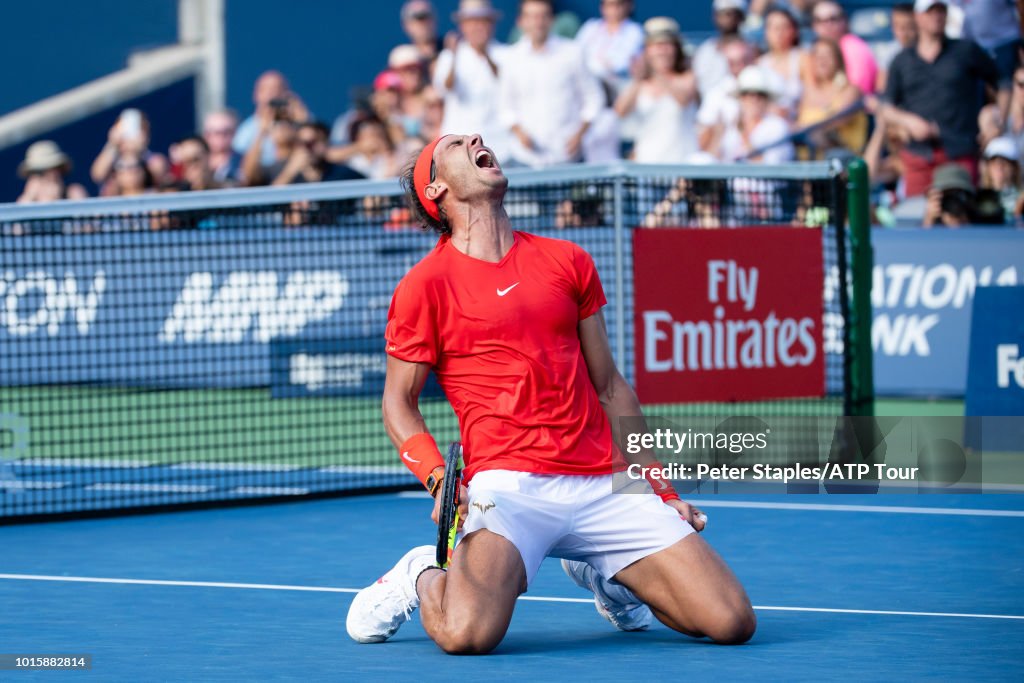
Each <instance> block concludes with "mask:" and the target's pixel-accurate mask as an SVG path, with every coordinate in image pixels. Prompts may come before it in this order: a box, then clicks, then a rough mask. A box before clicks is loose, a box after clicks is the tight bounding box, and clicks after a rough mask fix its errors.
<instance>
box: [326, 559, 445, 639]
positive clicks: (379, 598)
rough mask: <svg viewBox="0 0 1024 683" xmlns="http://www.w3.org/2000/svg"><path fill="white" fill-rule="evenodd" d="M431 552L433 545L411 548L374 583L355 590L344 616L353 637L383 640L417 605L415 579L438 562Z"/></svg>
mask: <svg viewBox="0 0 1024 683" xmlns="http://www.w3.org/2000/svg"><path fill="white" fill-rule="evenodd" d="M434 554H435V553H434V546H430V545H421V546H419V547H418V548H413V549H412V550H410V551H409V552H407V553H406V554H405V555H403V556H402V559H400V560H399V561H398V564H396V565H395V566H394V567H392V568H391V570H390V571H388V572H387V573H386V574H385V575H384V576H382V577H380V578H379V579H377V582H376V583H373V584H371V585H369V586H367V587H366V588H364V589H363V590H361V591H359V592H358V593H356V597H355V599H353V600H352V605H351V606H350V607H349V608H348V617H347V618H346V619H345V628H346V629H347V630H348V634H349V636H351V637H352V640H355V641H357V642H360V643H383V642H384V641H385V640H387V639H388V638H390V637H391V636H393V635H395V632H396V631H397V630H398V627H399V626H401V625H402V624H404V623H405V622H406V621H408V620H409V617H411V616H412V613H413V612H415V611H416V608H417V607H419V606H420V597H419V596H418V595H417V594H416V579H417V578H419V575H420V574H421V573H422V572H423V570H424V569H428V568H430V567H434V566H437V565H436V564H435V562H434Z"/></svg>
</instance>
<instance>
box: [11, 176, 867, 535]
mask: <svg viewBox="0 0 1024 683" xmlns="http://www.w3.org/2000/svg"><path fill="white" fill-rule="evenodd" d="M510 177H511V187H510V190H509V193H508V196H507V199H506V208H507V210H508V212H509V214H510V216H511V217H512V220H513V223H514V225H515V227H516V228H517V229H521V230H526V231H529V232H533V233H536V234H540V235H547V236H553V237H559V238H562V239H568V240H572V241H575V242H577V243H579V244H581V245H582V246H583V247H584V248H585V249H586V250H587V251H589V252H590V253H591V255H592V256H593V257H594V260H595V263H596V265H597V269H598V271H599V273H600V275H601V277H602V281H603V284H604V287H605V291H606V294H607V298H608V306H607V307H606V318H607V321H608V328H609V338H610V340H611V342H612V347H613V352H614V354H615V356H616V360H617V363H618V364H619V367H620V368H622V369H623V370H624V372H625V374H626V376H627V378H628V379H630V380H631V381H632V380H634V379H636V377H637V369H636V359H635V351H636V343H635V339H634V333H635V329H634V324H633V323H634V312H635V311H634V307H635V304H636V301H635V293H634V284H635V279H634V237H635V234H634V233H636V232H644V231H643V230H639V228H641V227H659V228H661V227H669V226H673V227H678V228H681V229H683V230H691V231H694V232H696V231H697V230H698V229H701V228H712V227H716V228H717V227H721V228H725V227H735V228H748V227H755V226H765V225H771V226H786V227H787V228H792V229H793V230H794V231H796V230H803V231H809V233H810V234H813V235H815V236H816V237H815V239H816V240H817V244H819V245H820V254H821V259H822V261H823V270H822V273H823V274H822V275H819V277H821V278H822V281H821V282H820V283H819V287H820V289H821V308H820V316H821V319H820V322H821V323H822V328H823V329H824V330H825V336H824V338H823V339H822V340H821V341H820V343H819V344H818V346H819V347H820V348H819V350H820V352H821V357H822V358H823V369H822V373H823V375H824V382H823V384H822V386H821V389H820V391H816V392H815V395H813V396H807V397H803V398H785V399H772V400H757V401H744V400H740V401H739V402H736V401H726V402H718V401H707V400H699V401H692V400H691V401H686V402H676V401H672V402H667V403H666V402H655V403H656V405H653V406H652V408H653V409H654V410H656V411H657V412H658V414H659V415H666V416H677V415H725V414H729V415H733V414H748V413H757V414H766V415H843V414H850V413H851V412H857V411H858V407H857V405H856V404H857V402H858V401H860V402H863V401H865V400H866V399H870V388H869V387H868V388H865V387H863V386H861V387H859V388H858V387H856V386H854V385H855V382H854V381H853V375H852V374H851V364H852V363H853V362H854V360H855V358H856V356H855V350H856V348H857V347H856V345H855V344H851V343H850V337H851V330H852V329H854V328H855V326H853V325H851V324H850V320H851V316H850V311H851V305H850V300H849V298H850V297H849V293H850V291H851V287H852V285H853V282H854V277H853V270H852V269H851V267H850V266H851V263H850V249H849V242H850V237H849V234H848V232H847V229H846V221H845V217H846V195H847V192H846V173H845V171H844V170H843V169H842V168H841V167H839V166H837V165H831V164H824V163H814V164H803V165H792V166H783V167H775V168H770V169H767V168H759V167H734V166H730V167H716V166H706V167H642V166H634V165H631V164H616V165H612V166H577V167H572V168H564V169H557V170H549V171H537V172H532V171H529V172H528V171H524V172H513V173H510ZM409 223H410V217H409V213H408V211H407V210H406V209H405V208H404V204H403V199H402V197H401V196H400V191H399V188H398V186H397V183H393V182H371V181H358V182H350V183H334V184H320V185H307V186H295V187H288V188H263V189H247V190H225V191H217V192H207V193H194V194H183V195H162V196H149V197H142V198H131V199H116V200H115V199H110V200H89V201H85V202H64V203H58V204H52V205H44V206H5V207H0V253H2V254H3V255H4V257H3V264H2V265H3V267H2V268H0V519H3V520H4V521H17V520H27V519H35V518H40V517H43V518H46V517H55V516H62V517H67V516H81V515H89V514H106V513H111V512H128V511H139V510H146V509H158V508H165V507H177V506H186V505H191V506H195V505H210V504H222V503H224V504H227V503H231V502H239V501H262V500H269V499H296V498H302V497H314V496H323V495H335V494H343V493H352V492H364V491H379V490H388V489H399V488H406V487H410V486H415V482H414V481H413V479H412V477H411V475H409V474H408V473H407V471H406V470H405V469H404V468H403V467H402V466H401V465H400V464H399V463H398V462H397V459H396V458H395V457H394V452H393V448H392V446H391V444H390V442H389V441H388V439H387V437H386V435H385V433H384V430H383V427H382V424H381V418H380V398H381V392H382V388H383V380H384V363H385V356H384V353H383V343H382V336H383V330H384V325H385V321H386V316H387V310H388V305H389V303H390V297H391V293H392V291H393V289H394V286H395V284H396V283H397V282H398V280H399V279H400V278H401V277H402V275H403V274H404V273H405V271H406V270H407V269H408V268H409V267H410V266H412V265H413V264H414V263H416V261H418V260H419V259H420V258H421V257H422V256H423V255H424V254H425V253H426V252H427V251H428V250H429V249H430V248H431V247H432V246H433V244H434V242H435V238H434V237H432V236H431V235H428V234H424V233H423V232H421V231H419V230H417V229H416V228H415V227H414V226H411V225H410V224H409ZM650 232H656V231H650ZM702 232H707V231H702ZM710 232H719V231H710ZM735 232H736V233H737V234H740V233H742V230H737V231H735ZM800 267H801V266H800V265H799V264H794V268H800ZM868 324H869V323H868ZM421 409H422V411H423V413H424V415H425V418H426V420H427V423H428V425H430V427H431V430H432V431H433V432H434V434H435V435H436V437H437V440H438V442H439V443H441V442H445V441H448V440H456V439H458V425H457V423H456V420H455V418H454V416H453V414H452V412H451V410H450V408H449V406H448V404H447V402H446V401H445V400H444V398H443V394H442V393H441V391H440V390H439V388H437V387H436V386H435V385H428V387H427V388H426V389H425V392H424V399H423V400H422V401H421Z"/></svg>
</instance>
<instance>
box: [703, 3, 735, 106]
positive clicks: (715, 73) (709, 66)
mask: <svg viewBox="0 0 1024 683" xmlns="http://www.w3.org/2000/svg"><path fill="white" fill-rule="evenodd" d="M711 8H712V9H713V10H714V21H715V28H717V29H718V37H716V38H708V39H707V40H705V41H704V42H703V43H701V45H700V47H698V48H697V51H696V52H695V53H694V54H693V72H694V73H695V74H697V87H698V88H699V89H700V95H701V97H705V96H706V95H707V94H708V93H709V92H710V91H711V89H712V88H714V87H716V86H717V85H718V83H719V82H721V80H722V79H723V78H727V77H728V76H729V64H728V63H727V61H726V58H725V52H724V50H725V46H726V45H727V44H728V42H730V41H731V39H734V38H737V37H739V34H740V26H741V25H742V24H743V20H744V18H746V14H747V0H714V3H713V4H712V5H711Z"/></svg>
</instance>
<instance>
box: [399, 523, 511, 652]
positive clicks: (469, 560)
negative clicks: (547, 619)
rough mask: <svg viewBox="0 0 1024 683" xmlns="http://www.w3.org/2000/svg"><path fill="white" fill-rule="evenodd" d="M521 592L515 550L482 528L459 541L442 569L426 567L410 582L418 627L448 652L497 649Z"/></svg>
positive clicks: (505, 540)
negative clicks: (416, 600)
mask: <svg viewBox="0 0 1024 683" xmlns="http://www.w3.org/2000/svg"><path fill="white" fill-rule="evenodd" d="M525 591H526V569H525V567H524V565H523V559H522V556H520V554H519V551H518V550H517V549H516V547H515V546H514V545H512V543H511V542H510V541H508V540H507V539H505V538H503V537H502V536H499V535H498V534H496V533H493V532H491V531H488V530H486V529H481V530H479V531H475V532H473V533H471V534H468V535H467V536H466V537H465V538H464V539H463V540H462V542H461V543H460V544H459V545H458V548H457V550H456V552H455V554H454V555H453V557H452V562H451V565H450V566H449V568H448V571H447V572H443V571H441V570H440V569H427V570H426V571H424V572H423V573H422V574H420V576H419V579H418V580H417V582H416V592H417V593H418V594H419V596H420V615H421V617H420V618H421V619H422V620H423V628H424V629H426V631H427V634H428V635H429V636H430V637H431V638H432V639H433V640H434V642H435V643H437V644H438V646H439V647H440V648H441V649H442V650H444V651H445V652H447V653H449V654H485V653H487V652H490V651H491V650H493V649H494V648H495V647H497V645H498V643H500V642H501V639H502V638H504V637H505V632H506V631H507V630H508V625H509V622H510V621H511V620H512V610H513V609H514V608H515V604H516V598H517V597H519V595H520V594H521V593H523V592H525Z"/></svg>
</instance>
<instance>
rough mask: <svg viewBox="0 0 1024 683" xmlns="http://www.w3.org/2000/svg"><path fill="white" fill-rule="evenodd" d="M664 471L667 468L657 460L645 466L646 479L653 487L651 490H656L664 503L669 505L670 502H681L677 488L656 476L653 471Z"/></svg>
mask: <svg viewBox="0 0 1024 683" xmlns="http://www.w3.org/2000/svg"><path fill="white" fill-rule="evenodd" d="M663 469H665V466H664V465H662V464H661V463H660V462H658V461H657V460H655V461H654V462H653V463H652V464H650V465H646V466H644V468H643V470H642V471H643V473H644V479H646V480H647V483H648V484H650V485H651V488H652V489H654V492H655V493H656V494H658V497H659V498H661V501H662V502H663V503H667V502H669V501H670V500H679V494H678V493H676V490H675V488H674V487H673V486H672V483H671V482H670V481H669V480H668V479H664V478H662V477H656V476H654V472H653V470H659V471H660V470H663Z"/></svg>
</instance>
